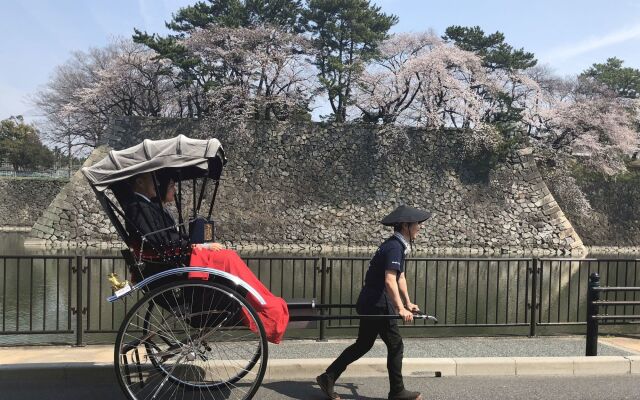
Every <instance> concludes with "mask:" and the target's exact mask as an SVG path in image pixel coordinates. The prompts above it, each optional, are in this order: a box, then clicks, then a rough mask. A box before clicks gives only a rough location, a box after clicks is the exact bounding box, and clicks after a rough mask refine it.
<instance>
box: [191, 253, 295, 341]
mask: <svg viewBox="0 0 640 400" xmlns="http://www.w3.org/2000/svg"><path fill="white" fill-rule="evenodd" d="M189 265H191V266H192V267H209V268H213V269H217V270H220V271H224V272H228V273H230V274H232V275H235V276H237V277H238V278H240V279H242V280H243V281H245V282H247V283H248V284H249V285H251V287H253V288H254V289H255V290H256V291H257V292H258V293H260V295H261V296H262V297H263V298H264V300H265V301H266V302H267V304H265V305H262V304H260V303H259V302H258V301H257V300H256V299H255V298H254V297H253V296H251V295H248V296H247V300H248V301H249V303H250V304H251V305H252V306H253V307H254V308H255V309H256V311H257V312H258V315H259V316H260V320H261V321H262V324H263V325H264V329H265V332H266V334H267V340H268V341H270V342H271V343H280V341H281V340H282V337H283V336H284V332H285V330H286V329H287V324H288V323H289V309H288V308H287V303H286V302H285V301H284V300H283V299H282V298H280V297H277V296H274V295H273V294H272V293H271V292H270V291H269V289H267V288H266V287H265V286H264V285H263V284H262V282H260V281H259V280H258V278H256V276H255V275H254V274H253V272H251V270H250V269H249V267H247V264H245V263H244V261H242V259H241V258H240V256H238V254H237V253H236V252H235V251H233V250H217V251H213V250H209V249H199V248H195V249H193V251H192V252H191V261H190V263H189ZM189 278H190V279H198V278H199V279H208V278H209V275H208V274H207V273H206V272H190V273H189ZM248 321H249V328H250V329H251V330H252V331H254V332H256V331H257V327H256V326H255V325H254V324H252V321H251V319H250V318H248Z"/></svg>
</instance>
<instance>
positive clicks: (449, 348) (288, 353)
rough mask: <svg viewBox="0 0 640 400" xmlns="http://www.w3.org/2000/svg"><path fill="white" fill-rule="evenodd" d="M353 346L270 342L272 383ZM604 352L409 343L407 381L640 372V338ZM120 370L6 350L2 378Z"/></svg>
mask: <svg viewBox="0 0 640 400" xmlns="http://www.w3.org/2000/svg"><path fill="white" fill-rule="evenodd" d="M352 342H353V341H352V340H348V339H340V340H330V341H327V342H316V341H314V340H287V341H284V342H283V343H282V344H280V345H270V346H269V369H268V372H267V376H266V378H267V379H312V378H314V377H315V376H316V375H317V374H319V373H320V372H322V371H323V370H324V368H326V367H327V366H328V365H329V363H331V361H332V360H333V359H334V358H335V357H337V356H338V355H339V354H340V352H341V351H342V350H343V349H344V348H346V347H347V346H348V345H349V344H351V343H352ZM598 347H599V349H598V354H599V356H598V357H584V351H585V338H584V336H561V337H550V336H546V337H536V338H526V337H517V338H514V337H473V338H425V339H415V338H407V339H405V360H404V368H403V372H404V374H405V375H407V376H434V375H436V376H474V375H625V374H640V338H629V337H602V338H600V342H599V346H598ZM385 356H386V349H385V347H384V344H383V343H382V342H381V341H379V340H378V341H377V342H376V344H375V346H374V348H373V349H372V350H371V351H370V352H369V353H368V354H367V355H366V356H365V357H364V358H362V359H361V360H359V361H358V362H356V364H354V365H352V366H350V367H349V369H348V370H347V372H346V374H345V376H365V377H375V376H384V375H386V359H385ZM112 365H113V346H104V345H101V346H86V347H71V346H33V347H4V348H0V375H2V376H3V378H5V379H9V378H10V376H12V375H13V374H12V372H14V373H15V374H16V375H15V376H19V374H22V373H27V372H28V373H40V374H42V375H43V376H46V375H49V374H51V373H53V374H54V375H56V373H62V372H61V371H64V370H68V369H74V370H77V369H86V368H104V369H111V368H112ZM56 371H57V372H56ZM62 374H63V373H62ZM63 375H64V374H63Z"/></svg>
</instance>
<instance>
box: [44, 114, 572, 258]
mask: <svg viewBox="0 0 640 400" xmlns="http://www.w3.org/2000/svg"><path fill="white" fill-rule="evenodd" d="M179 133H183V134H185V135H187V136H190V137H217V138H218V139H220V141H221V142H222V144H223V147H224V149H225V152H226V155H227V157H228V160H229V162H228V164H227V167H226V168H225V171H224V173H223V181H222V183H221V186H220V190H219V193H218V199H217V202H216V208H215V212H214V218H215V220H216V221H217V224H218V225H217V226H218V228H219V230H218V232H219V235H220V237H221V238H222V239H223V240H224V241H225V242H227V244H229V245H233V246H235V247H238V248H242V247H251V246H254V247H255V246H258V247H262V248H269V249H281V248H286V249H292V248H300V249H321V248H322V249H327V248H329V249H345V248H350V249H354V248H370V247H371V246H374V245H377V244H378V242H379V241H380V240H381V239H382V238H384V237H385V236H386V235H388V233H389V231H388V228H385V227H383V226H382V225H380V224H379V223H378V221H379V220H380V219H381V218H382V217H383V216H384V215H385V214H387V213H388V212H389V211H391V210H392V209H393V208H394V207H395V206H396V205H398V204H400V203H406V204H409V205H413V206H417V207H421V208H425V209H427V210H430V211H431V212H432V213H433V217H432V218H431V219H430V220H429V221H428V222H427V223H426V224H425V228H424V230H423V233H422V235H421V236H420V237H419V239H418V240H417V244H418V246H419V247H420V248H421V249H422V250H426V251H428V252H433V253H452V252H464V253H471V254H495V253H511V254H518V253H525V252H526V253H530V252H534V253H544V254H567V253H569V252H572V251H573V252H574V253H577V252H579V251H582V250H583V246H582V242H581V241H580V238H579V237H578V235H577V234H576V233H575V232H574V231H573V229H572V227H571V224H570V223H569V221H567V219H566V218H565V217H564V214H563V212H562V211H561V210H560V208H559V207H558V205H557V203H556V202H555V200H554V198H553V196H552V195H551V194H550V192H549V191H548V190H547V188H546V185H545V184H544V182H543V181H542V178H541V176H540V174H539V172H538V170H537V168H536V165H535V162H534V160H533V157H532V155H531V152H530V151H529V150H527V149H524V150H520V151H519V152H517V153H514V154H512V155H510V156H509V157H508V158H507V160H505V161H504V162H501V163H498V164H497V165H495V166H490V165H488V164H487V163H486V160H487V159H486V157H483V156H476V157H475V158H474V157H469V156H466V155H465V153H464V152H462V151H461V149H462V148H463V147H464V146H463V145H462V141H461V135H464V133H462V132H457V131H447V132H430V131H423V130H415V129H409V130H401V131H398V130H396V129H379V128H377V127H370V126H359V125H353V126H350V125H347V126H325V125H320V124H302V125H274V126H266V125H261V126H257V127H253V128H249V129H248V130H247V129H239V128H230V129H229V128H224V127H213V128H212V127H206V128H205V127H204V126H203V124H202V123H199V122H197V121H187V120H162V119H144V120H143V119H137V118H135V119H122V120H119V121H116V123H115V124H113V126H112V127H111V131H110V132H109V134H108V135H106V136H105V144H106V145H105V146H103V147H101V148H99V149H98V150H96V152H94V154H92V156H91V157H90V159H89V160H87V163H86V165H89V164H91V163H93V162H95V160H98V159H100V158H101V157H103V156H104V155H105V154H106V151H107V150H108V149H109V148H114V149H121V148H125V147H128V146H131V145H133V144H136V143H138V142H139V141H140V140H142V138H150V139H153V138H166V137H172V136H175V135H176V134H179ZM97 210H98V205H97V202H96V201H95V200H94V199H93V194H92V193H91V191H90V189H89V187H88V185H87V184H86V182H85V181H84V177H82V176H81V175H80V173H78V174H76V176H74V177H73V179H72V180H71V182H70V184H69V185H68V187H66V188H65V190H63V192H61V194H60V195H59V196H58V197H57V198H56V199H55V201H54V202H53V204H52V206H51V207H50V208H49V210H48V212H47V213H45V214H44V215H43V217H42V218H41V219H40V220H39V221H38V223H37V224H36V225H34V228H33V231H32V236H33V237H34V238H38V239H40V240H41V241H43V242H45V243H47V244H54V245H56V244H60V243H62V244H63V245H68V244H71V245H81V246H83V245H87V244H91V243H92V242H95V241H96V240H98V241H105V240H108V241H110V242H111V243H113V244H116V243H117V238H115V235H114V234H113V228H111V227H110V224H108V222H107V221H106V218H105V217H104V216H103V215H102V214H99V213H98V212H97Z"/></svg>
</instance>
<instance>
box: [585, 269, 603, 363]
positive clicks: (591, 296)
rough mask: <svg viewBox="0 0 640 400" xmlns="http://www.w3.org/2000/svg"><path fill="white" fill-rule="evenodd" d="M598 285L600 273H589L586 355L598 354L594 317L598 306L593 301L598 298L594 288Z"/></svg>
mask: <svg viewBox="0 0 640 400" xmlns="http://www.w3.org/2000/svg"><path fill="white" fill-rule="evenodd" d="M598 287H600V275H598V273H597V272H594V273H592V274H591V275H589V288H588V289H587V356H597V355H598V320H597V319H595V318H594V316H596V315H597V314H598V306H597V305H596V304H593V302H594V301H597V300H600V292H599V291H598V290H594V289H595V288H598Z"/></svg>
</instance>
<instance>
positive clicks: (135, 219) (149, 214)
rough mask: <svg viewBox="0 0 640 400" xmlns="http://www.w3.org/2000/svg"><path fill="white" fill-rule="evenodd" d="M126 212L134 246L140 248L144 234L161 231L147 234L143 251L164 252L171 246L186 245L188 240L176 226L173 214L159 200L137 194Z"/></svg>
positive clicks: (126, 225)
mask: <svg viewBox="0 0 640 400" xmlns="http://www.w3.org/2000/svg"><path fill="white" fill-rule="evenodd" d="M124 214H125V217H126V221H125V227H126V229H127V232H128V233H129V235H130V236H131V240H132V243H131V245H132V246H134V247H138V248H139V247H140V244H141V242H142V235H145V234H148V233H151V232H156V231H161V232H157V233H154V234H151V235H148V236H146V240H147V243H145V244H144V247H143V249H142V250H143V251H145V252H146V251H153V250H155V251H156V252H158V251H162V252H164V251H165V250H167V249H170V248H182V247H184V246H185V245H186V240H185V239H184V238H182V237H181V235H180V232H179V231H178V229H177V228H175V222H174V221H173V218H172V217H171V215H170V214H169V213H167V212H166V211H165V210H164V209H163V208H162V206H160V204H158V203H157V202H155V201H150V200H147V199H146V198H144V197H142V196H140V195H138V194H135V195H134V199H133V200H132V201H131V202H130V203H128V204H127V206H126V207H125V210H124ZM167 228H168V229H167Z"/></svg>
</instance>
